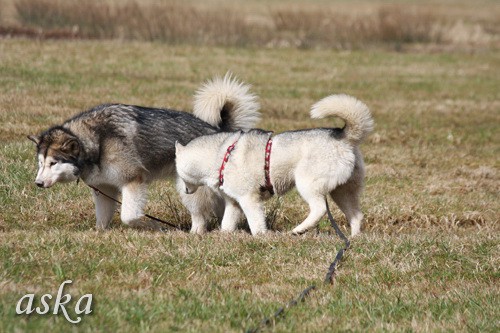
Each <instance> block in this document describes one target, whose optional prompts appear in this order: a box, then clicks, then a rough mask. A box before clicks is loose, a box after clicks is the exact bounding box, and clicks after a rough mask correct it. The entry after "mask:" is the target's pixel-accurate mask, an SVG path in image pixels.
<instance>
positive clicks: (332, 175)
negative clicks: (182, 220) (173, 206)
mask: <svg viewBox="0 0 500 333" xmlns="http://www.w3.org/2000/svg"><path fill="white" fill-rule="evenodd" d="M311 116H312V118H324V117H327V116H337V117H340V118H341V119H343V120H344V121H345V127H344V128H343V129H338V128H316V129H309V130H300V131H289V132H284V133H280V134H278V135H276V136H274V137H271V133H270V132H264V131H260V130H251V131H249V132H247V133H243V132H241V131H240V132H235V133H218V134H213V135H207V136H202V137H199V138H196V139H194V140H193V141H191V142H190V143H188V144H187V145H186V146H184V145H183V144H182V143H180V142H178V143H176V167H177V173H178V175H179V177H180V178H181V179H182V181H183V182H184V185H185V191H186V193H194V194H192V195H195V194H196V193H197V190H198V187H199V186H204V185H207V186H209V187H210V188H212V189H214V190H218V191H219V192H220V193H221V194H222V195H223V197H224V199H225V205H226V209H225V213H224V217H223V219H222V225H221V229H222V230H225V231H233V230H235V229H236V228H237V225H238V221H239V219H240V217H241V215H242V212H243V213H244V214H245V215H246V218H247V221H248V224H249V226H250V230H251V232H252V234H258V233H263V232H266V230H267V227H266V223H265V216H264V208H263V204H262V199H265V198H266V197H269V196H270V194H273V193H277V194H278V195H281V194H284V193H285V192H287V191H288V190H290V189H291V188H292V187H293V186H294V185H295V186H296V187H297V190H298V192H299V193H300V195H301V196H302V198H304V200H305V201H306V202H307V203H308V204H309V207H310V213H309V215H308V216H307V218H306V219H305V220H304V221H303V222H302V223H301V224H300V225H298V226H297V227H295V228H294V229H293V233H297V234H300V233H303V232H305V231H307V230H309V229H311V228H313V227H315V226H316V225H317V224H318V222H319V220H320V219H321V217H322V216H323V215H324V214H325V212H326V205H325V200H326V197H327V196H328V195H330V196H331V197H332V198H333V200H334V201H335V203H336V204H337V205H338V206H339V208H340V209H341V210H342V212H343V213H344V214H345V215H346V217H347V220H348V221H349V224H350V226H351V235H353V236H354V235H356V234H358V233H359V231H360V228H361V222H362V219H363V214H362V213H361V209H360V204H359V196H360V194H361V191H362V188H363V182H364V164H363V157H362V155H361V152H360V150H359V144H360V143H361V141H362V140H363V139H364V138H365V137H366V136H367V135H368V134H369V133H370V132H371V131H372V128H373V119H372V117H371V114H370V111H369V109H368V107H367V106H366V105H365V104H364V103H362V102H360V101H359V100H357V99H356V98H354V97H351V96H347V95H331V96H329V97H326V98H324V99H322V100H320V101H319V102H318V103H316V104H315V105H313V107H312V110H311Z"/></svg>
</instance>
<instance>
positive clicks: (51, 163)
mask: <svg viewBox="0 0 500 333" xmlns="http://www.w3.org/2000/svg"><path fill="white" fill-rule="evenodd" d="M56 164H57V162H50V164H49V166H51V167H52V166H54V165H56Z"/></svg>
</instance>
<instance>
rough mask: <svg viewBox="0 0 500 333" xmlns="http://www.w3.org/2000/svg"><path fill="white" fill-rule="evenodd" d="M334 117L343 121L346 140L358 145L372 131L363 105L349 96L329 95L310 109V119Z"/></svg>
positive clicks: (372, 124) (366, 109)
mask: <svg viewBox="0 0 500 333" xmlns="http://www.w3.org/2000/svg"><path fill="white" fill-rule="evenodd" d="M328 116H336V117H339V118H341V119H343V120H344V121H345V128H344V131H345V134H346V137H347V140H348V141H349V142H351V143H353V144H359V143H360V142H361V141H363V139H364V138H366V137H367V136H368V134H370V132H371V131H372V130H373V126H374V123H373V118H372V115H371V113H370V110H369V109H368V107H367V106H366V104H365V103H363V102H361V101H360V100H358V99H356V98H354V97H352V96H349V95H344V94H340V95H330V96H328V97H325V98H323V99H322V100H320V101H319V102H317V103H316V104H314V105H313V106H312V108H311V118H318V119H319V118H325V117H328Z"/></svg>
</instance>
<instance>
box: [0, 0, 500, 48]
mask: <svg viewBox="0 0 500 333" xmlns="http://www.w3.org/2000/svg"><path fill="white" fill-rule="evenodd" d="M11 1H12V2H13V7H14V8H15V12H16V17H17V22H18V24H17V25H14V26H12V25H10V26H9V27H8V29H7V27H4V28H3V30H2V34H4V35H5V34H11V35H15V34H24V35H29V34H27V33H26V32H25V31H24V30H22V29H27V28H30V29H34V31H33V32H32V33H31V35H34V36H38V37H40V38H55V37H65V36H70V37H79V38H106V39H111V38H120V39H137V40H148V41H150V40H158V41H164V42H168V43H190V44H197V45H200V44H203V45H226V46H228V45H230V46H266V47H299V48H313V47H326V48H339V49H346V48H347V49H352V48H366V47H373V46H377V45H391V46H395V47H398V48H400V47H401V46H402V45H405V44H415V43H419V44H422V43H423V44H444V45H449V44H451V45H458V46H460V45H462V46H464V45H467V46H470V45H476V46H477V45H481V46H483V47H489V46H492V45H497V46H498V43H499V41H500V37H499V36H500V35H499V31H498V29H497V26H498V23H499V22H500V7H499V6H497V5H494V4H492V3H486V4H485V6H484V7H482V8H477V6H474V7H470V5H467V3H459V5H457V6H456V7H459V8H462V10H463V11H466V10H467V9H469V10H470V9H474V13H475V15H473V16H471V15H468V16H464V15H460V16H458V15H456V14H454V10H455V11H456V8H449V7H450V5H448V6H446V5H445V4H437V5H433V4H431V3H424V4H417V3H411V2H410V4H392V5H386V4H383V3H378V2H375V3H373V4H370V3H363V2H361V3H360V4H358V5H349V3H347V2H345V3H344V2H342V1H340V2H338V3H337V2H335V3H333V4H326V3H320V4H314V3H308V2H293V3H292V4H288V3H287V2H286V1H274V2H272V3H270V4H269V5H268V6H262V5H260V6H258V5H257V3H253V2H249V3H246V4H239V5H238V6H236V5H235V4H231V3H226V2H222V3H220V2H217V1H216V2H214V3H213V4H212V5H207V4H205V3H203V2H198V1H190V2H180V1H167V2H160V3H157V2H150V1H134V0H131V1H128V2H116V1H95V0H88V1H77V0H67V1H60V0H58V1H52V0H37V1H34V0H11ZM485 13H488V15H486V14H485ZM8 21H12V18H11V19H9V20H8ZM37 33H38V34H37Z"/></svg>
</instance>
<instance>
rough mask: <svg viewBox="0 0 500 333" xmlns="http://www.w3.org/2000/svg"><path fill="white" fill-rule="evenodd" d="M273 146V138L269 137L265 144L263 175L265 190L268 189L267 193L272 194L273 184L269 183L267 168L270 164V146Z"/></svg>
mask: <svg viewBox="0 0 500 333" xmlns="http://www.w3.org/2000/svg"><path fill="white" fill-rule="evenodd" d="M272 147H273V138H271V137H269V140H267V144H266V155H265V159H264V175H265V178H266V187H265V190H268V191H269V193H271V194H274V189H273V184H271V177H270V176H269V168H270V165H271V162H270V159H271V148H272Z"/></svg>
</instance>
